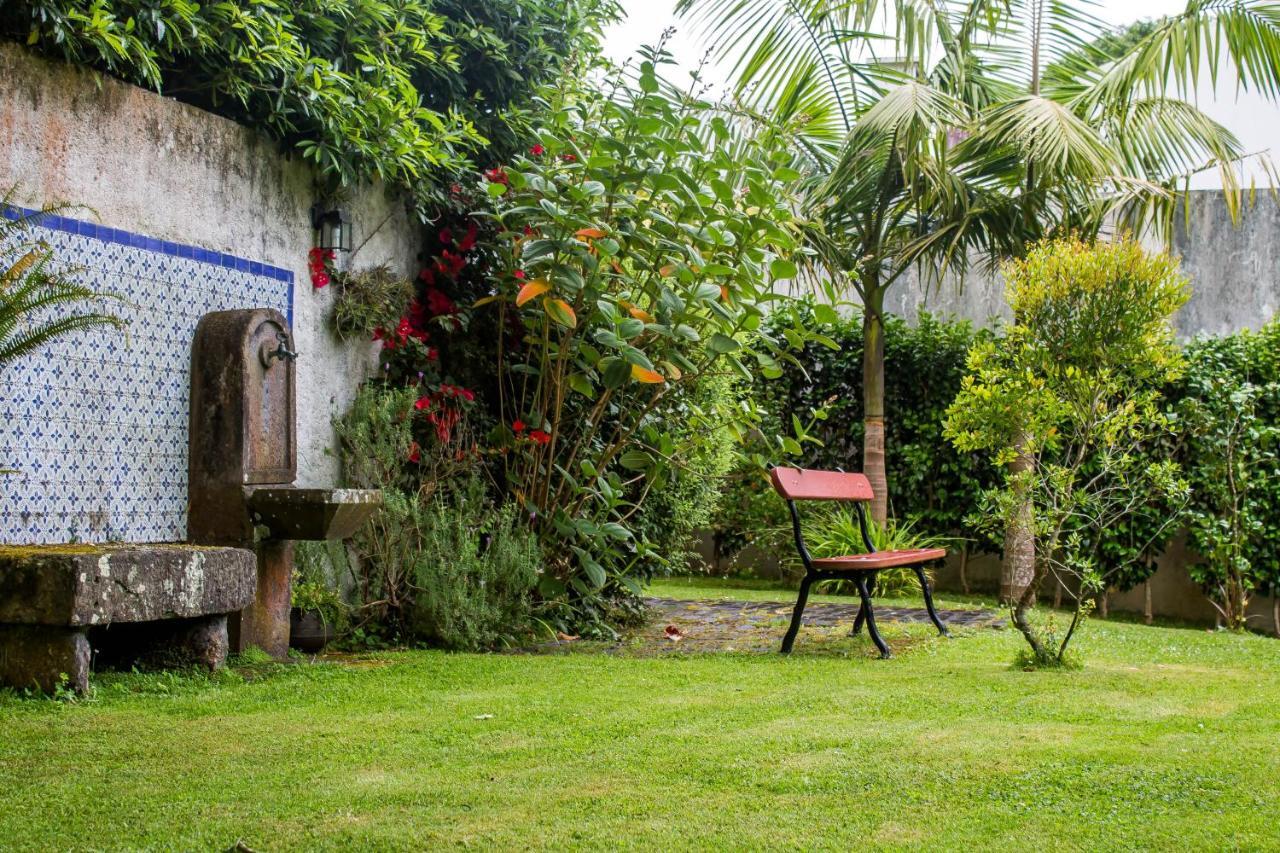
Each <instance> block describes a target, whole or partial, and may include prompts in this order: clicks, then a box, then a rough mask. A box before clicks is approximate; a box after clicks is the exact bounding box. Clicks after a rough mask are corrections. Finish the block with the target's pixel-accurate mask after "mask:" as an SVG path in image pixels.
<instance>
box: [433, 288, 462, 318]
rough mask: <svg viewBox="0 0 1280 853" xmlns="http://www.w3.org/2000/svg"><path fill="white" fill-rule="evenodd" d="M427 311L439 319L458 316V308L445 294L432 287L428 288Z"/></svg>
mask: <svg viewBox="0 0 1280 853" xmlns="http://www.w3.org/2000/svg"><path fill="white" fill-rule="evenodd" d="M427 310H428V311H430V312H431V316H433V317H439V316H442V315H449V314H457V313H458V306H457V305H456V304H455V303H454V301H453V300H452V299H450V298H449V297H448V296H445V295H444V293H442V292H441V291H439V290H436V289H435V288H434V287H431V288H427Z"/></svg>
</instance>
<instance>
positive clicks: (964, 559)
mask: <svg viewBox="0 0 1280 853" xmlns="http://www.w3.org/2000/svg"><path fill="white" fill-rule="evenodd" d="M968 567H969V546H968V545H965V546H964V547H963V548H961V549H960V589H962V590H963V591H964V594H965V595H968V594H969V576H968V575H967V574H966V573H965V571H966V569H968ZM1276 628H1277V630H1280V623H1277V626H1276Z"/></svg>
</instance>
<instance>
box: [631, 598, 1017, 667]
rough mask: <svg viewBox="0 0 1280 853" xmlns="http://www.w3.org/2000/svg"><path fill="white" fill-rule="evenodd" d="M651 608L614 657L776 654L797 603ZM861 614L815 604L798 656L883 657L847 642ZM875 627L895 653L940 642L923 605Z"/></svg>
mask: <svg viewBox="0 0 1280 853" xmlns="http://www.w3.org/2000/svg"><path fill="white" fill-rule="evenodd" d="M645 604H647V605H648V606H649V609H650V612H651V614H652V617H651V619H650V621H649V622H648V624H647V625H646V626H645V627H644V628H642V629H639V630H638V631H636V632H635V633H633V634H632V635H631V636H630V637H629V638H628V639H627V640H626V641H624V642H623V643H622V644H620V645H619V646H617V647H616V648H615V649H614V651H615V652H617V653H623V654H626V653H632V654H640V655H645V654H670V653H705V652H751V653H775V652H777V650H778V645H779V644H780V643H781V642H782V635H783V633H784V632H785V631H786V627H787V625H788V623H789V622H790V620H791V609H792V607H793V606H794V602H793V601H741V600H733V599H672V598H646V599H645ZM857 613H858V605H857V604H852V603H848V604H846V603H835V602H811V603H810V604H809V605H808V606H807V607H806V608H805V611H804V627H803V628H802V630H801V632H800V637H799V639H798V641H797V643H796V652H797V653H800V654H818V655H832V654H834V655H840V656H847V655H870V656H874V655H876V654H878V653H877V652H876V650H875V647H874V646H872V645H871V641H870V639H868V638H867V636H866V634H865V632H864V633H863V635H862V636H860V637H850V636H849V629H850V628H851V627H852V626H853V620H854V617H855V616H857ZM938 616H939V618H941V619H942V621H943V622H944V623H945V624H947V625H948V626H949V627H950V628H952V629H953V630H961V629H977V628H999V627H1003V626H1004V624H1005V620H1004V619H1003V618H1001V617H1000V615H999V614H997V613H995V612H993V611H990V610H940V611H938ZM876 622H877V624H878V625H879V626H880V631H881V633H882V634H884V635H885V638H886V639H887V640H888V641H889V644H890V645H891V646H893V648H894V651H895V652H897V651H902V650H905V649H906V648H909V647H911V646H915V645H919V644H921V643H930V642H933V641H934V638H935V637H936V636H937V634H936V632H935V630H934V627H933V624H932V623H931V622H930V621H929V613H928V611H926V610H925V609H924V608H923V607H887V606H885V607H877V608H876Z"/></svg>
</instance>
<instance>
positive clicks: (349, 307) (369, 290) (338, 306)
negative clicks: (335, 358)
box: [331, 264, 414, 340]
mask: <svg viewBox="0 0 1280 853" xmlns="http://www.w3.org/2000/svg"><path fill="white" fill-rule="evenodd" d="M334 283H335V284H336V286H337V288H338V297H337V299H335V300H334V303H333V316H332V318H331V321H332V323H333V328H334V331H336V332H337V333H338V334H339V335H340V336H342V337H358V338H362V339H364V340H369V339H371V338H372V337H373V334H374V332H375V331H376V330H378V329H394V328H395V327H396V325H397V324H398V323H399V322H400V317H401V316H402V315H403V314H404V311H405V306H407V305H408V304H409V302H410V300H412V299H413V296H414V286H413V282H411V281H409V280H408V279H407V278H405V277H404V276H402V275H397V274H396V273H395V272H393V271H392V270H391V268H390V267H388V266H386V265H385V264H381V265H379V266H376V267H370V268H368V269H363V270H355V271H352V272H341V273H337V274H335V275H334Z"/></svg>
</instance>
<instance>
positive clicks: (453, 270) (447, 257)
mask: <svg viewBox="0 0 1280 853" xmlns="http://www.w3.org/2000/svg"><path fill="white" fill-rule="evenodd" d="M466 265H467V259H466V258H464V257H462V255H458V254H455V253H453V252H450V251H449V250H448V249H445V250H444V251H443V252H441V253H440V271H441V272H443V273H446V274H447V275H449V276H450V277H453V278H456V277H457V275H458V273H460V272H462V268H463V267H465V266H466Z"/></svg>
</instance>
